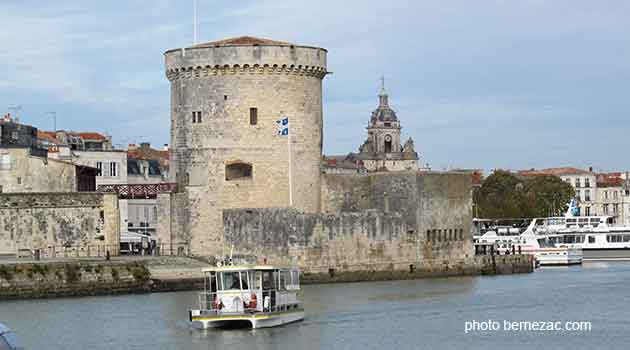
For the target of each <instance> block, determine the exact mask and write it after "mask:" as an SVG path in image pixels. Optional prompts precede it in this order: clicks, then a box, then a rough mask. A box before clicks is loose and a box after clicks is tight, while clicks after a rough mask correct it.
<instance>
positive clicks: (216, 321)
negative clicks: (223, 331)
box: [191, 310, 304, 329]
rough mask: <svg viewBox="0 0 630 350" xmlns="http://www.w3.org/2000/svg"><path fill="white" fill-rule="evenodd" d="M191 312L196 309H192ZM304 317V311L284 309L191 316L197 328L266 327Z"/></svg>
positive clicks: (295, 320)
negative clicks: (271, 311)
mask: <svg viewBox="0 0 630 350" xmlns="http://www.w3.org/2000/svg"><path fill="white" fill-rule="evenodd" d="M192 311H193V313H194V312H195V311H197V312H198V310H192ZM303 319H304V311H303V310H296V311H286V312H277V313H255V314H237V315H207V316H204V315H200V316H193V317H192V318H191V322H192V326H193V327H195V328H198V329H210V328H233V327H239V326H240V327H244V328H252V329H256V328H267V327H276V326H281V325H283V324H287V323H292V322H298V321H301V320H303Z"/></svg>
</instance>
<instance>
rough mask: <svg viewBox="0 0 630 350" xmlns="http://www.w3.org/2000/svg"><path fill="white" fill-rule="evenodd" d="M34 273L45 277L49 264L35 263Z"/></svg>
mask: <svg viewBox="0 0 630 350" xmlns="http://www.w3.org/2000/svg"><path fill="white" fill-rule="evenodd" d="M32 271H33V273H36V274H39V275H41V276H42V277H45V276H46V275H47V274H48V265H44V264H35V265H33V269H32Z"/></svg>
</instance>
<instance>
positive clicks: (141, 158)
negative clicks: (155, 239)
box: [126, 143, 169, 235]
mask: <svg viewBox="0 0 630 350" xmlns="http://www.w3.org/2000/svg"><path fill="white" fill-rule="evenodd" d="M168 160H169V149H168V146H167V145H165V147H164V149H161V150H159V149H154V148H151V144H149V143H141V144H140V147H138V146H136V145H133V144H131V145H129V149H128V151H127V180H128V183H129V184H130V185H151V184H159V183H164V182H167V179H168ZM126 202H127V212H128V221H127V227H126V230H127V231H130V232H141V233H145V234H150V235H153V234H155V231H156V227H157V222H158V217H157V216H158V203H157V199H156V198H155V197H154V196H146V197H144V198H143V197H134V198H130V199H127V200H126Z"/></svg>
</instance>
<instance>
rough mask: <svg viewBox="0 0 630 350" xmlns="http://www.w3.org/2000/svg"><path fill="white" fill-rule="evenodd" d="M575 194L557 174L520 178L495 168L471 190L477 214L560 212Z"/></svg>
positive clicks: (500, 215)
mask: <svg viewBox="0 0 630 350" xmlns="http://www.w3.org/2000/svg"><path fill="white" fill-rule="evenodd" d="M574 196H575V192H574V191H573V187H571V185H569V184H567V183H566V182H564V181H562V180H561V179H560V178H559V177H557V176H552V175H545V176H535V177H529V178H519V177H517V176H515V175H514V174H512V173H510V172H507V171H495V172H494V173H493V174H492V175H490V176H488V177H487V178H486V179H485V180H484V181H483V182H482V184H481V187H480V188H478V189H477V190H476V191H475V192H474V193H473V200H474V202H475V206H476V208H477V209H476V212H475V215H476V216H479V217H483V218H492V219H503V218H530V217H546V216H554V215H562V213H564V212H565V211H566V209H567V204H568V203H569V201H570V200H571V198H573V197H574Z"/></svg>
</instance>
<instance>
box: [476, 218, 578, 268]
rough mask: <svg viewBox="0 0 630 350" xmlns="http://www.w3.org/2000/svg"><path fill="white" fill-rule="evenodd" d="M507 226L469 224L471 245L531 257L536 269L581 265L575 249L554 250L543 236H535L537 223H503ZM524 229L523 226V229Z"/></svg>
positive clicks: (491, 221)
mask: <svg viewBox="0 0 630 350" xmlns="http://www.w3.org/2000/svg"><path fill="white" fill-rule="evenodd" d="M507 221H514V222H516V223H513V224H511V225H497V224H494V222H496V221H494V220H479V219H475V220H474V221H473V227H474V228H475V232H474V233H473V235H474V237H475V241H476V242H477V243H481V244H484V243H485V244H488V243H490V244H493V245H494V246H495V247H496V249H497V253H499V254H502V253H509V252H510V251H511V250H514V251H519V252H521V253H525V254H532V255H534V256H535V257H536V260H537V261H538V263H539V264H540V265H574V264H581V263H582V249H580V248H579V247H569V246H562V245H559V246H555V245H554V244H553V243H552V242H550V241H549V239H548V238H547V237H546V236H542V235H537V234H536V233H535V230H534V227H535V224H536V222H537V219H532V220H531V221H529V224H526V223H527V221H528V219H517V220H507ZM525 225H527V226H525Z"/></svg>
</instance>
